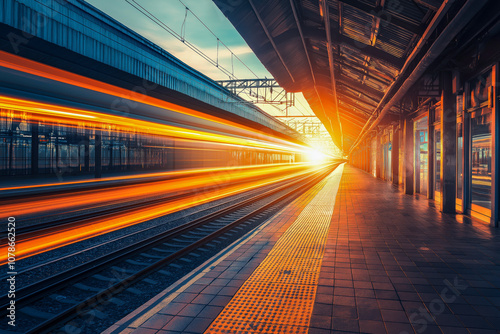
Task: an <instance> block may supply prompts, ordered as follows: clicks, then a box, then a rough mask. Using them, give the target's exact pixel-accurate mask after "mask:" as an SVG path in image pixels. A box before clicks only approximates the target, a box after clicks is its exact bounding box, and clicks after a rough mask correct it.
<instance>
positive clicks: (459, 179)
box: [457, 118, 464, 204]
mask: <svg viewBox="0 0 500 334" xmlns="http://www.w3.org/2000/svg"><path fill="white" fill-rule="evenodd" d="M463 128H464V127H463V123H462V119H461V118H459V119H457V199H460V200H462V199H463V181H464V171H463V166H462V163H463V158H462V157H463V151H464V134H463V132H464V131H463V130H464V129H463ZM459 204H461V202H460V203H459Z"/></svg>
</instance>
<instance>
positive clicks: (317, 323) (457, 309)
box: [309, 166, 500, 334]
mask: <svg viewBox="0 0 500 334" xmlns="http://www.w3.org/2000/svg"><path fill="white" fill-rule="evenodd" d="M465 221H467V219H464V218H462V217H460V216H458V217H454V216H453V215H444V214H441V213H439V212H438V210H437V209H436V208H434V207H433V203H432V202H429V201H428V200H426V199H419V198H417V197H414V196H407V195H403V194H402V193H401V192H399V191H398V189H396V188H394V187H392V186H391V185H390V184H389V183H387V182H383V181H381V180H377V179H374V178H373V177H372V176H371V175H369V174H367V173H364V172H362V171H360V170H357V169H355V168H353V167H351V166H346V167H345V169H344V175H343V178H342V181H341V186H340V189H339V192H338V194H337V199H336V205H335V210H334V215H333V217H332V224H331V228H330V234H329V240H328V245H327V248H326V252H325V257H324V259H323V264H322V269H321V274H320V275H321V276H320V277H321V280H320V285H319V286H318V290H317V295H316V302H315V307H314V311H313V315H312V318H311V323H310V327H311V328H310V331H309V333H346V332H347V333H352V332H355V333H357V332H363V333H397V334H406V333H498V332H500V308H499V307H500V267H499V264H500V238H499V236H500V235H499V231H498V230H495V229H491V228H490V227H489V226H486V225H483V224H481V223H475V224H472V223H471V222H469V223H466V222H465ZM332 296H333V298H332Z"/></svg>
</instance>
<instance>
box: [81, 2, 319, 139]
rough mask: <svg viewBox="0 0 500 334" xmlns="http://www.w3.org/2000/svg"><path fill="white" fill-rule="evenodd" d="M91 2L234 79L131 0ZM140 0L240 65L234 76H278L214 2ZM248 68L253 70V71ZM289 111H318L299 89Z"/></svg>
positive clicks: (217, 76) (201, 67)
mask: <svg viewBox="0 0 500 334" xmlns="http://www.w3.org/2000/svg"><path fill="white" fill-rule="evenodd" d="M86 1H87V2H88V3H90V4H91V5H93V6H95V7H96V8H98V9H100V10H101V11H103V12H104V13H106V14H108V15H109V16H111V17H112V18H114V19H116V20H117V21H119V22H120V23H122V24H124V25H125V26H127V27H129V28H130V29H132V30H134V31H135V32H137V33H139V34H140V35H142V36H144V37H146V38H147V39H149V40H150V41H152V42H153V43H155V44H157V45H159V46H160V47H162V48H163V49H165V50H166V51H168V52H170V53H171V54H173V55H174V56H175V57H177V58H179V59H180V60H182V61H183V62H185V63H186V64H188V65H189V66H191V67H193V68H195V69H196V70H198V71H200V72H201V73H203V74H205V75H207V76H208V77H210V78H212V79H214V80H227V79H228V76H227V75H225V74H224V73H223V72H221V71H220V70H219V69H218V68H217V67H215V66H213V65H212V64H210V63H209V62H208V61H206V60H205V59H203V58H202V57H201V56H199V55H198V54H196V53H195V52H194V51H192V50H191V49H190V48H188V47H187V46H186V45H185V44H184V43H182V42H181V41H179V40H178V39H177V38H175V37H174V36H172V35H171V34H170V33H169V32H168V31H166V30H164V29H163V28H161V27H160V26H159V25H157V24H156V23H154V22H153V21H151V20H150V19H149V18H147V17H146V16H144V15H143V14H142V13H140V12H139V11H138V10H137V9H136V8H134V7H133V6H132V5H131V4H130V3H128V2H127V1H126V0H86ZM135 1H136V2H137V3H139V4H140V5H141V6H142V7H144V8H145V9H146V10H148V11H149V12H151V13H152V14H153V15H154V16H156V17H157V18H158V19H160V20H161V21H162V22H163V23H164V24H166V25H167V26H168V27H169V28H170V29H172V30H173V31H175V32H176V33H177V34H181V35H182V36H183V37H184V38H185V40H187V41H189V42H190V43H192V44H194V45H195V46H196V47H197V48H198V49H200V50H202V51H203V53H205V54H206V55H208V56H210V58H212V59H217V58H218V60H219V64H220V65H221V66H223V67H225V68H226V69H227V70H229V71H230V72H231V71H232V70H233V68H234V75H235V76H236V77H237V78H238V79H252V78H256V76H257V77H258V78H272V77H273V76H272V75H271V74H270V73H269V72H268V71H267V69H266V68H265V67H264V65H262V63H261V62H260V61H259V59H258V58H257V56H256V55H255V54H254V53H253V51H252V50H251V49H250V47H249V46H248V45H247V44H246V42H245V40H244V39H243V38H242V37H241V36H240V34H239V33H238V31H237V30H236V29H235V28H234V27H233V25H232V24H231V22H229V20H228V19H227V18H226V17H225V16H224V14H222V12H221V11H220V10H219V8H218V7H217V6H216V5H215V4H214V3H213V1H212V0H135ZM181 1H182V2H181ZM183 3H184V4H185V5H186V6H187V7H188V8H189V9H190V11H191V12H189V11H188V14H187V17H186V7H185V6H184V4H183ZM193 13H194V14H196V16H198V17H199V18H200V19H201V21H203V23H204V24H205V25H206V26H207V27H208V28H209V29H210V30H211V31H212V32H213V33H214V34H215V35H216V36H217V37H218V38H219V40H220V41H221V42H222V43H224V44H225V45H227V46H228V47H229V49H231V51H232V52H233V53H234V54H235V55H236V56H238V57H239V58H240V59H241V60H242V61H243V63H244V64H245V65H246V66H245V65H243V64H242V63H240V62H239V61H238V60H237V59H235V58H233V62H231V58H232V57H231V53H230V52H229V51H228V50H227V49H225V48H224V47H223V46H222V45H221V44H219V52H217V37H215V36H214V35H213V34H212V33H211V32H210V31H209V30H208V29H207V28H206V27H204V26H203V24H202V23H200V22H199V21H198V20H197V19H196V18H195V17H194V16H193ZM247 67H248V68H250V69H251V71H250V70H249V69H248V68H247ZM252 72H253V73H252ZM254 73H255V74H254ZM258 106H259V107H260V108H261V109H263V110H264V111H266V112H268V113H269V114H271V115H274V116H277V115H284V112H283V111H282V110H280V109H277V108H275V107H273V106H270V105H262V104H259V105H258ZM281 109H283V108H281ZM289 114H290V115H313V112H312V111H311V109H310V108H309V105H308V103H307V101H306V100H305V98H304V97H303V96H302V94H300V93H298V94H296V107H291V108H290V109H289ZM299 120H300V121H303V120H306V119H304V118H303V119H299ZM324 131H325V132H326V129H324Z"/></svg>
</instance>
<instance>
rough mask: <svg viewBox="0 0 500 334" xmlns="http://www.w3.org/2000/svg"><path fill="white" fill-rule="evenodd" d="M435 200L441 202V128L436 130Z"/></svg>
mask: <svg viewBox="0 0 500 334" xmlns="http://www.w3.org/2000/svg"><path fill="white" fill-rule="evenodd" d="M434 145H435V146H434V154H435V159H434V199H435V200H436V201H438V202H440V201H441V128H436V129H435V130H434Z"/></svg>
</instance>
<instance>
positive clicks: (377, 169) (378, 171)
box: [375, 135, 384, 179]
mask: <svg viewBox="0 0 500 334" xmlns="http://www.w3.org/2000/svg"><path fill="white" fill-rule="evenodd" d="M376 138H377V148H376V150H377V151H376V154H377V158H376V162H377V165H376V166H375V174H376V176H377V178H379V179H381V178H382V166H383V162H384V152H383V149H382V147H383V146H382V145H381V144H380V138H381V136H380V135H377V137H376Z"/></svg>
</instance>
